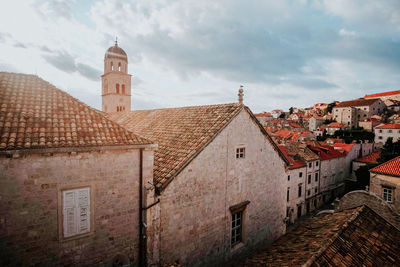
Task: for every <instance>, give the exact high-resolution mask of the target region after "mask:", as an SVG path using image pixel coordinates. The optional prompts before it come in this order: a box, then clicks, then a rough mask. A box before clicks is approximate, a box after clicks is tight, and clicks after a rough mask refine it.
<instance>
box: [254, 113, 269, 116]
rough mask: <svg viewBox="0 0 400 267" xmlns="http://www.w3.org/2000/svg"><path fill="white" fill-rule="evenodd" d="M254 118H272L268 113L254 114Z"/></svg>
mask: <svg viewBox="0 0 400 267" xmlns="http://www.w3.org/2000/svg"><path fill="white" fill-rule="evenodd" d="M254 116H256V117H272V115H271V113H269V112H262V113H257V114H254Z"/></svg>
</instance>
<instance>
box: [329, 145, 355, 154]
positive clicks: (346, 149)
mask: <svg viewBox="0 0 400 267" xmlns="http://www.w3.org/2000/svg"><path fill="white" fill-rule="evenodd" d="M332 146H333V147H334V148H335V149H336V150H339V151H344V152H345V153H346V155H347V154H349V152H350V151H351V150H352V149H353V147H354V144H343V143H335V144H333V145H332Z"/></svg>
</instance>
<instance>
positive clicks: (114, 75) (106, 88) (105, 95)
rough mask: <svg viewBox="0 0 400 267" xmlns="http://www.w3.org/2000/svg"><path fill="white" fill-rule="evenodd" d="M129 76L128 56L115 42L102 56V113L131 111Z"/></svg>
mask: <svg viewBox="0 0 400 267" xmlns="http://www.w3.org/2000/svg"><path fill="white" fill-rule="evenodd" d="M131 76H132V75H130V74H128V56H127V55H126V53H125V51H124V50H123V49H122V48H121V47H119V46H118V43H117V41H115V45H114V46H111V47H110V48H108V49H107V51H106V54H105V55H104V74H103V75H102V76H101V83H102V94H101V96H102V110H103V111H104V112H124V111H130V110H131Z"/></svg>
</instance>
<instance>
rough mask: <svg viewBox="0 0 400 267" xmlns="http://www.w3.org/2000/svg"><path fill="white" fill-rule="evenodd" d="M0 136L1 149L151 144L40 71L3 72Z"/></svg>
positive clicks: (0, 79) (0, 102)
mask: <svg viewBox="0 0 400 267" xmlns="http://www.w3.org/2000/svg"><path fill="white" fill-rule="evenodd" d="M0 136H1V140H0V151H1V150H20V149H39V148H61V147H91V146H116V145H140V144H151V143H152V142H151V141H149V140H147V139H145V138H141V137H139V136H137V135H135V134H133V133H131V132H129V131H128V130H126V129H125V128H123V127H122V126H120V125H118V124H117V123H115V122H113V121H111V120H109V119H107V118H106V117H105V116H104V114H103V113H102V112H100V111H98V110H96V109H94V108H91V107H89V106H88V105H86V104H84V103H82V102H80V101H79V100H77V99H75V98H73V97H72V96H70V95H69V94H67V93H65V92H63V91H61V90H60V89H58V88H56V87H55V86H53V85H51V84H50V83H48V82H46V81H44V80H42V79H40V78H39V77H37V76H35V75H27V74H17V73H6V72H0Z"/></svg>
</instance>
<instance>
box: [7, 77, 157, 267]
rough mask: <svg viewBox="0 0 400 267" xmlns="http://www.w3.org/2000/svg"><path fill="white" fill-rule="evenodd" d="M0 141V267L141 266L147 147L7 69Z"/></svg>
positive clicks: (48, 86)
mask: <svg viewBox="0 0 400 267" xmlns="http://www.w3.org/2000/svg"><path fill="white" fill-rule="evenodd" d="M0 136H1V140H0V170H1V171H0V183H1V186H0V265H2V266H27V265H44V266H59V265H78V264H82V265H93V264H101V263H103V264H112V263H113V262H114V261H117V262H125V263H127V262H130V263H132V264H135V263H138V261H139V251H140V248H141V247H142V246H140V239H139V236H140V235H141V234H143V233H140V228H139V225H140V222H139V215H140V210H141V209H142V206H141V201H140V198H139V196H140V188H141V186H140V183H143V184H146V183H147V182H149V181H152V178H153V168H152V167H153V153H154V152H153V150H154V149H155V145H153V144H152V142H151V141H149V140H147V139H144V138H141V137H139V136H137V135H135V134H133V133H131V132H129V131H127V130H126V129H124V128H122V127H121V126H119V125H118V124H116V123H115V122H113V121H111V120H109V119H107V118H106V117H104V115H103V113H101V112H99V111H97V110H95V109H93V108H91V107H89V106H87V105H85V104H83V103H82V102H80V101H78V100H77V99H75V98H73V97H71V96H70V95H68V94H67V93H65V92H63V91H61V90H59V89H57V88H55V87H54V86H53V85H51V84H49V83H47V82H45V81H44V80H42V79H40V78H39V77H37V76H34V75H24V74H15V73H4V72H3V73H0ZM143 194H144V196H145V192H144V193H143ZM143 205H146V202H145V201H143ZM144 220H145V218H144V217H143V219H142V221H143V222H144ZM142 250H143V249H142Z"/></svg>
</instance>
